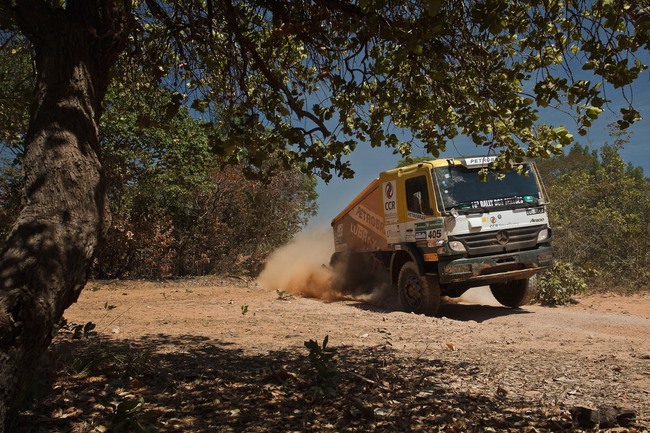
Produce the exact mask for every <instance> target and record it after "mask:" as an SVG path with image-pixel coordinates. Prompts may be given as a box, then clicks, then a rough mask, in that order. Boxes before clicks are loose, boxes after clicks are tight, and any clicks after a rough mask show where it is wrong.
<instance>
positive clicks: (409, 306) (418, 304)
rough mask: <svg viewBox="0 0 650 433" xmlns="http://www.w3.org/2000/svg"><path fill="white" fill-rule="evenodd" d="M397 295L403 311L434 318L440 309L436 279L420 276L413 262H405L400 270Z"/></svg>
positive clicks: (438, 288) (438, 287)
mask: <svg viewBox="0 0 650 433" xmlns="http://www.w3.org/2000/svg"><path fill="white" fill-rule="evenodd" d="M397 293H398V295H399V302H400V306H401V309H402V310H403V311H407V312H413V313H417V314H425V315H427V316H435V315H436V313H437V312H438V309H439V308H440V285H439V284H438V281H437V279H436V277H431V276H426V275H425V276H420V272H419V270H418V266H417V265H416V264H415V263H414V262H406V263H405V264H404V265H403V266H402V269H400V271H399V276H398V277H397Z"/></svg>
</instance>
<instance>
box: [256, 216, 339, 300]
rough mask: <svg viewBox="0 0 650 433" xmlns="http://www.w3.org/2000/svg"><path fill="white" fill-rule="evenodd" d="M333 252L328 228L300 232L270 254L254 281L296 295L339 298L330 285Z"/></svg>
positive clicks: (271, 288)
mask: <svg viewBox="0 0 650 433" xmlns="http://www.w3.org/2000/svg"><path fill="white" fill-rule="evenodd" d="M333 252H334V241H333V239H332V233H331V228H329V227H323V228H319V229H315V230H312V231H309V232H301V233H299V234H298V235H297V236H296V237H295V238H294V239H293V240H292V241H291V242H289V243H288V244H287V245H285V246H283V247H280V248H279V249H277V250H276V251H275V252H273V254H271V256H270V257H269V259H268V261H267V263H266V266H265V267H264V270H263V271H262V273H261V274H260V275H259V277H258V278H257V282H258V284H259V285H260V286H262V287H264V288H266V289H270V290H279V291H284V292H287V293H291V294H293V295H297V296H305V297H311V298H319V299H324V300H327V301H333V300H336V299H340V298H341V295H340V294H339V293H337V292H336V291H335V290H333V288H332V278H333V274H334V273H333V271H332V270H331V269H330V268H329V267H328V264H329V262H330V257H331V255H332V253H333Z"/></svg>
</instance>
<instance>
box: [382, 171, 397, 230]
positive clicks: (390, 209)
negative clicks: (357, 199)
mask: <svg viewBox="0 0 650 433" xmlns="http://www.w3.org/2000/svg"><path fill="white" fill-rule="evenodd" d="M382 190H383V195H384V197H383V198H384V218H385V219H386V221H388V220H392V219H396V218H397V204H396V203H395V181H394V180H391V181H390V182H384V185H383V188H382Z"/></svg>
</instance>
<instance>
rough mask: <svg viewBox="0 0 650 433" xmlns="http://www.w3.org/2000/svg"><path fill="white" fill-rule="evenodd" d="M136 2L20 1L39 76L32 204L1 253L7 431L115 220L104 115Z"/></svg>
mask: <svg viewBox="0 0 650 433" xmlns="http://www.w3.org/2000/svg"><path fill="white" fill-rule="evenodd" d="M10 3H13V2H10ZM127 4H129V5H130V1H120V2H119V4H118V2H117V1H116V2H110V1H107V2H102V1H96V2H94V1H89V0H80V1H68V2H66V9H65V10H62V9H58V10H56V9H51V8H50V7H49V6H47V5H46V3H45V2H42V1H41V0H26V1H23V2H20V1H19V2H15V3H14V4H13V5H12V4H10V6H11V7H13V8H14V12H15V14H16V21H17V23H18V26H19V28H20V30H21V31H23V32H24V33H25V35H27V37H28V38H29V39H30V41H31V42H32V44H33V45H34V49H35V53H36V70H37V85H36V90H35V93H34V99H33V102H32V106H31V111H30V124H29V129H28V131H27V135H26V138H25V155H24V160H23V166H24V175H25V192H24V208H23V210H22V212H21V213H20V215H19V217H18V220H17V222H16V224H15V225H14V227H13V229H12V232H11V233H10V234H9V236H8V238H7V241H6V243H5V246H4V249H3V251H2V252H1V253H0V254H1V256H0V260H1V261H0V432H2V431H3V429H4V428H7V431H9V430H10V428H8V427H6V426H9V425H10V423H11V422H12V420H13V418H14V416H15V414H16V411H17V410H18V404H19V403H20V402H21V399H22V398H24V396H25V394H26V392H27V390H28V388H29V385H30V379H31V378H32V377H31V376H32V375H33V372H34V370H35V367H36V366H37V365H38V363H39V361H40V359H41V356H42V355H43V353H44V351H45V349H46V348H47V346H48V345H49V343H50V341H51V339H52V336H53V335H52V334H53V330H54V326H55V325H56V324H57V323H58V322H59V320H60V319H61V317H62V315H63V311H64V310H65V309H66V308H67V307H69V306H70V305H71V304H72V303H73V302H75V301H76V299H77V297H78V296H79V293H80V292H81V289H82V288H83V286H84V284H85V282H86V278H87V277H86V275H87V271H88V268H89V265H90V263H91V260H92V258H93V254H94V251H95V248H96V247H97V245H98V243H99V242H100V240H101V238H102V237H103V234H104V232H105V230H106V228H107V226H108V212H107V207H106V203H105V201H106V198H105V187H104V175H103V172H102V166H101V163H100V159H99V145H98V133H97V124H98V121H99V117H100V110H101V103H102V99H103V97H104V94H105V91H106V87H107V85H108V80H109V70H110V68H111V66H112V64H113V63H114V62H115V61H116V59H117V55H118V54H119V52H120V51H121V50H122V49H123V47H124V43H122V42H123V41H124V40H125V39H122V40H120V38H119V37H118V35H121V37H122V38H124V34H125V32H122V33H120V32H116V31H115V24H116V23H118V24H120V25H119V26H118V27H117V28H118V29H121V30H124V29H125V28H126V26H125V25H124V23H125V22H126V17H127V16H128V12H129V9H128V8H129V7H130V6H126V5H127ZM111 8H112V9H111ZM117 12H121V13H122V15H120V14H119V13H117ZM124 14H126V15H124ZM116 19H117V21H116ZM120 20H121V21H120ZM111 28H112V29H113V31H112V32H109V31H110V30H111ZM102 33H104V34H102Z"/></svg>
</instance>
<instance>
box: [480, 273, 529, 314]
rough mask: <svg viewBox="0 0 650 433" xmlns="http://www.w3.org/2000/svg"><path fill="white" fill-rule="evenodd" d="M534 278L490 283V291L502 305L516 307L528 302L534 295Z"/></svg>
mask: <svg viewBox="0 0 650 433" xmlns="http://www.w3.org/2000/svg"><path fill="white" fill-rule="evenodd" d="M536 281H537V280H536V278H535V277H530V278H529V279H526V280H513V281H508V282H506V283H498V284H491V285H490V291H491V292H492V295H493V296H494V298H495V299H496V300H497V301H499V303H500V304H501V305H503V306H506V307H509V308H517V307H521V306H522V305H526V304H528V303H530V301H531V300H532V299H533V296H534V295H535V288H536V284H535V283H536Z"/></svg>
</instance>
